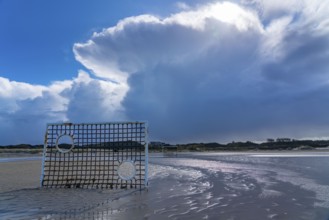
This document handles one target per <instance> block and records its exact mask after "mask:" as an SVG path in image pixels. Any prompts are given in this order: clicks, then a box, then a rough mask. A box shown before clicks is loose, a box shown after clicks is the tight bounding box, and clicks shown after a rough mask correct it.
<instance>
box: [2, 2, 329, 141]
mask: <svg viewBox="0 0 329 220" xmlns="http://www.w3.org/2000/svg"><path fill="white" fill-rule="evenodd" d="M328 107H329V1H322V0H313V1H307V0H232V1H218V0H217V1H216V0H191V1H186V2H184V1H174V0H166V1H159V0H156V1H154V0H141V1H138V2H136V1H132V0H122V1H111V0H96V1H87V0H79V1H77V0H71V1H64V0H58V1H50V0H46V1H45V0H29V1H25V0H0V145H9V144H20V143H30V144H40V143H43V136H44V133H45V129H46V124H47V123H53V122H67V121H70V122H73V123H83V122H110V121H148V123H149V132H150V138H151V140H159V141H164V142H169V143H186V142H213V141H216V142H221V143H225V142H230V141H247V140H251V141H264V140H266V138H276V137H290V138H296V139H305V138H311V139H322V138H328V137H329V115H328V113H327V112H328Z"/></svg>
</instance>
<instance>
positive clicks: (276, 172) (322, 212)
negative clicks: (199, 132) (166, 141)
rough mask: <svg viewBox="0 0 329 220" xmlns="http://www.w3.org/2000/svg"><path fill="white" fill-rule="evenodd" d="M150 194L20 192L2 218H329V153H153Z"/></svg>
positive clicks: (7, 200)
mask: <svg viewBox="0 0 329 220" xmlns="http://www.w3.org/2000/svg"><path fill="white" fill-rule="evenodd" d="M149 161H150V166H149V173H150V180H149V183H150V184H149V187H148V189H147V190H143V191H138V190H120V191H113V190H112V191H111V190H96V189H95V190H82V189H38V188H36V189H19V190H15V191H11V192H3V193H1V194H0V219H156V220H159V219H232V220H233V219H307V220H312V219H320V220H321V219H329V175H328V174H329V153H323V152H321V153H317V152H289V153H275V154H274V153H235V154H232V153H186V154H178V155H162V154H153V155H151V157H150V160H149Z"/></svg>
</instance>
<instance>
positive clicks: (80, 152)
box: [41, 122, 148, 189]
mask: <svg viewBox="0 0 329 220" xmlns="http://www.w3.org/2000/svg"><path fill="white" fill-rule="evenodd" d="M147 170H148V143H147V124H146V123H145V122H115V123H83V124H72V123H62V124H48V125H47V130H46V135H45V145H44V153H43V165H42V175H41V185H42V186H43V187H54V188H57V187H58V188H110V189H117V188H142V187H144V186H146V185H147V184H148V173H147Z"/></svg>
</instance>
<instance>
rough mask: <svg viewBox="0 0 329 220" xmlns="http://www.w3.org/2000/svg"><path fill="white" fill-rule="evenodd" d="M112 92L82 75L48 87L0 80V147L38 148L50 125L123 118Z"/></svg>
mask: <svg viewBox="0 0 329 220" xmlns="http://www.w3.org/2000/svg"><path fill="white" fill-rule="evenodd" d="M116 90H117V88H116V85H115V84H113V83H112V82H109V81H104V80H100V79H92V78H91V77H90V76H89V75H88V74H87V73H85V72H83V71H80V72H79V74H78V76H77V77H76V78H74V79H72V80H67V81H61V82H60V81H58V82H53V83H51V84H50V85H49V86H40V85H31V84H27V83H19V82H15V81H10V80H8V79H5V78H0V103H1V107H0V123H1V126H0V134H1V140H0V141H1V144H2V145H3V144H20V143H32V144H41V143H43V134H44V132H45V129H46V124H47V123H50V122H65V121H72V122H94V121H95V120H96V121H97V120H100V121H104V120H110V119H112V120H114V119H116V118H120V117H123V116H122V113H121V111H122V110H121V108H122V107H121V106H120V102H117V101H116V100H117V99H118V98H117V95H116ZM119 90H122V88H120V89H119ZM112 100H114V103H112ZM111 117H113V118H111ZM109 118H110V119H109Z"/></svg>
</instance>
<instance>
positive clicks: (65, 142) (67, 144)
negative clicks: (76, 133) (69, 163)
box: [56, 134, 74, 153]
mask: <svg viewBox="0 0 329 220" xmlns="http://www.w3.org/2000/svg"><path fill="white" fill-rule="evenodd" d="M56 148H57V150H58V151H59V152H61V153H68V152H70V151H71V150H72V149H73V148H74V141H73V137H72V136H71V135H68V134H62V135H60V136H58V137H57V139H56Z"/></svg>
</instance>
